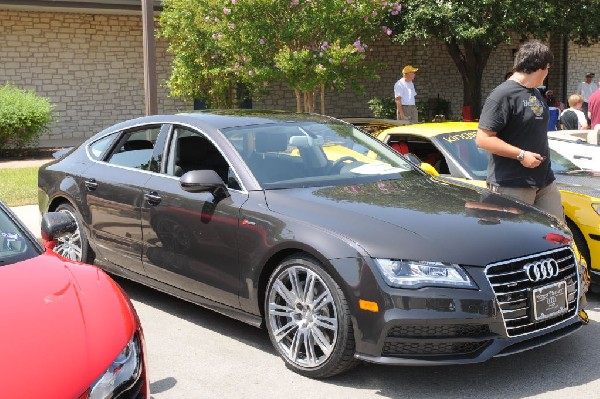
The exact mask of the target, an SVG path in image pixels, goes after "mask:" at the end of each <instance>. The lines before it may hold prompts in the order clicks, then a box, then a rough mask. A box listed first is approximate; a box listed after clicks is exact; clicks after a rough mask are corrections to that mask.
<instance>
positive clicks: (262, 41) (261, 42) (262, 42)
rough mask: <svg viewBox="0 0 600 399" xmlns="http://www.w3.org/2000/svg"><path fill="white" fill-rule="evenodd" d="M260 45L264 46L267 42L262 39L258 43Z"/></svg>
mask: <svg viewBox="0 0 600 399" xmlns="http://www.w3.org/2000/svg"><path fill="white" fill-rule="evenodd" d="M258 43H260V44H261V45H264V44H265V43H266V41H265V39H262V38H261V39H260V40H259V41H258Z"/></svg>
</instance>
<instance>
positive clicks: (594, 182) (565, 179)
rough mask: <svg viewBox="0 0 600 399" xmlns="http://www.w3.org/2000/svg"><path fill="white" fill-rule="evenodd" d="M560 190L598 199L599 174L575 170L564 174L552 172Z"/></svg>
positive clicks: (599, 193) (599, 188)
mask: <svg viewBox="0 0 600 399" xmlns="http://www.w3.org/2000/svg"><path fill="white" fill-rule="evenodd" d="M554 176H555V177H556V184H557V185H558V188H559V189H560V190H566V191H573V192H575V193H578V194H584V195H589V196H590V197H596V198H600V172H592V171H587V170H575V171H570V172H565V173H557V172H554Z"/></svg>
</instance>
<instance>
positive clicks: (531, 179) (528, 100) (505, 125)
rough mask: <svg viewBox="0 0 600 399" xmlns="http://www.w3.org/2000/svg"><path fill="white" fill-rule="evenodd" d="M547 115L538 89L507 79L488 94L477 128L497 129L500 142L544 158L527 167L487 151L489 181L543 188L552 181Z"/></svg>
mask: <svg viewBox="0 0 600 399" xmlns="http://www.w3.org/2000/svg"><path fill="white" fill-rule="evenodd" d="M548 117H549V113H548V106H547V105H546V102H545V101H544V98H543V97H542V94H541V93H540V91H539V90H538V89H535V88H533V89H528V88H526V87H523V86H521V85H520V84H519V83H517V82H515V81H514V80H510V79H509V80H507V81H505V82H503V83H501V84H500V85H499V86H498V87H496V88H495V89H494V90H493V91H492V92H491V93H490V95H489V97H488V98H487V99H486V101H485V104H484V105H483V110H482V111H481V117H480V119H479V127H480V128H481V129H485V130H490V131H492V132H496V136H497V137H498V138H500V139H502V140H503V141H505V142H507V143H509V144H512V145H514V146H515V147H519V148H521V149H523V150H525V151H531V152H536V153H538V154H540V155H542V156H545V157H546V159H545V160H544V161H543V162H542V163H541V164H540V166H538V167H537V168H526V167H524V166H523V165H521V163H520V162H519V161H517V160H516V159H511V158H506V157H501V156H498V155H493V154H490V156H489V161H488V171H487V175H488V177H487V181H488V183H491V184H497V185H500V186H505V187H537V188H543V187H546V186H547V185H548V184H550V183H552V182H553V181H554V173H552V169H551V166H550V149H549V146H548Z"/></svg>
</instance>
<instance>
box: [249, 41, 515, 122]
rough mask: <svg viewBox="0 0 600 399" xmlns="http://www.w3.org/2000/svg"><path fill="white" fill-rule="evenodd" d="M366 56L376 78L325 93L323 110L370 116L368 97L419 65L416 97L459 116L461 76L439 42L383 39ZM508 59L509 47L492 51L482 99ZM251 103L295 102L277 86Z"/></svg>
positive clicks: (284, 105) (286, 105) (388, 89)
mask: <svg viewBox="0 0 600 399" xmlns="http://www.w3.org/2000/svg"><path fill="white" fill-rule="evenodd" d="M368 56H369V58H370V59H372V60H376V61H378V62H379V63H381V69H380V70H379V71H378V74H379V77H380V79H378V80H376V81H371V82H369V81H365V82H363V84H364V87H365V93H364V94H359V93H355V92H352V91H345V92H342V93H337V92H327V93H326V95H325V105H326V107H325V113H327V114H331V115H335V116H339V117H344V116H356V117H368V116H372V114H371V111H370V110H369V107H368V101H369V99H371V98H373V97H393V96H394V83H396V81H397V80H398V79H400V78H401V77H402V68H403V67H404V66H405V65H413V66H415V67H417V68H419V72H418V73H417V77H416V78H415V88H416V90H417V93H418V94H417V100H418V101H427V100H428V99H437V98H440V99H444V100H448V101H450V104H451V114H452V116H453V117H455V118H460V116H461V111H462V105H463V84H462V78H461V76H460V74H459V72H458V69H457V68H456V66H455V65H454V62H453V61H452V59H451V58H450V55H449V54H448V51H447V50H446V47H445V45H444V44H443V43H442V42H440V41H432V42H430V43H427V44H422V43H414V44H408V45H404V46H398V45H393V44H391V43H390V42H389V41H387V40H386V41H381V42H379V43H377V44H376V45H374V46H373V47H372V48H371V50H370V51H369V53H368ZM512 61H513V54H512V47H511V46H508V45H502V46H500V48H499V49H498V50H496V51H495V52H494V53H493V54H492V56H491V57H490V59H489V61H488V65H487V67H486V69H485V73H484V76H483V86H482V95H483V99H485V97H486V96H487V94H489V92H490V91H491V90H492V89H493V88H494V87H496V85H498V84H499V83H500V82H502V80H503V79H504V75H505V73H506V72H508V71H510V70H511V68H512ZM253 106H254V107H255V108H261V109H285V110H295V109H296V102H295V97H294V93H293V91H292V90H291V89H289V88H287V87H284V86H283V85H277V86H274V87H273V88H272V89H271V90H270V92H269V93H268V95H266V96H264V97H263V98H260V99H257V100H255V101H254V102H253ZM317 109H318V107H317Z"/></svg>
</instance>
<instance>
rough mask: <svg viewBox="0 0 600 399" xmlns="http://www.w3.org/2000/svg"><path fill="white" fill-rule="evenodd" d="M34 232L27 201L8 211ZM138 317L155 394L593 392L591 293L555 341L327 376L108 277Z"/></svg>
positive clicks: (353, 398) (207, 314) (431, 396)
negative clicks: (578, 320) (577, 320)
mask: <svg viewBox="0 0 600 399" xmlns="http://www.w3.org/2000/svg"><path fill="white" fill-rule="evenodd" d="M15 210H16V211H17V214H18V216H20V217H21V219H22V220H24V221H25V222H26V224H27V225H28V226H29V227H30V228H31V229H32V230H33V231H34V233H35V234H36V236H38V237H39V219H40V216H39V213H37V207H36V206H34V205H31V206H26V207H19V208H17V209H15ZM116 280H117V281H118V282H119V284H121V286H122V287H123V288H124V289H125V291H126V292H127V293H128V294H129V296H130V297H131V299H132V301H133V303H134V306H135V308H136V309H137V312H138V314H139V316H140V319H141V322H142V325H143V328H144V332H145V336H146V348H147V353H148V360H149V361H148V367H149V377H150V383H151V384H150V389H151V395H152V398H154V399H184V398H185V399H187V398H189V399H204V398H219V399H221V398H248V399H252V398H262V399H264V398H285V399H309V398H310V399H314V398H316V397H318V398H321V397H325V398H332V399H337V398H339V399H369V398H377V399H381V398H391V399H399V398H402V399H404V398H406V399H409V398H410V399H420V398H423V399H425V398H427V399H442V398H444V399H451V398H470V399H479V398H485V399H494V398H498V399H500V398H502V399H513V398H515V399H516V398H545V399H554V398H556V399H564V398H569V399H570V398H588V399H589V398H591V399H594V398H600V296H599V295H588V305H587V307H586V309H587V311H588V314H589V316H590V323H589V325H587V326H585V327H584V328H582V329H581V330H579V331H578V332H576V333H574V334H572V335H570V336H568V337H566V338H563V339H561V340H559V341H557V342H554V343H552V344H549V345H546V346H544V347H540V348H537V349H534V350H530V351H527V352H524V353H520V354H516V355H513V356H508V357H501V358H495V359H492V360H490V361H488V362H485V363H481V364H472V365H459V366H443V367H441V366H439V367H437V366H436V367H397V366H396V367H385V366H379V365H373V364H366V363H365V364H363V365H361V366H359V367H357V368H356V369H354V370H352V371H351V372H349V373H346V374H343V375H341V376H337V377H334V378H330V379H327V380H311V379H308V378H305V377H302V376H300V375H298V374H295V373H293V372H291V371H289V370H288V369H286V368H285V366H284V364H283V361H282V360H281V359H280V358H279V357H278V355H277V354H276V353H275V350H274V349H273V347H272V346H271V343H270V341H269V338H268V335H267V332H266V330H260V329H257V328H254V327H251V326H249V325H246V324H244V323H242V322H238V321H236V320H233V319H230V318H228V317H226V316H223V315H220V314H218V313H215V312H213V311H210V310H207V309H204V308H201V307H199V306H196V305H193V304H191V303H188V302H185V301H183V300H180V299H177V298H174V297H172V296H169V295H166V294H163V293H161V292H159V291H156V290H153V289H150V288H147V287H144V286H142V285H139V284H137V283H133V282H131V281H128V280H124V279H121V278H116Z"/></svg>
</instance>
